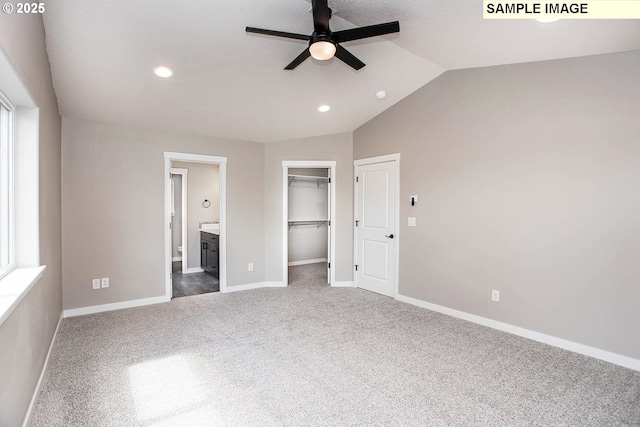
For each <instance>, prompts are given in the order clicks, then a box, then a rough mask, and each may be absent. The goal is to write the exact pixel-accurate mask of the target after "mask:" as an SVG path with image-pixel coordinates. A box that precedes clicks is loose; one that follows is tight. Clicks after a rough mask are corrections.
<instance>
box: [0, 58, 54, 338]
mask: <svg viewBox="0 0 640 427" xmlns="http://www.w3.org/2000/svg"><path fill="white" fill-rule="evenodd" d="M0 91H1V92H2V93H3V100H4V103H6V104H11V105H12V107H13V114H12V116H13V118H12V124H13V129H12V138H11V139H12V140H13V147H12V157H13V159H12V163H13V164H12V173H11V177H12V178H11V180H12V182H11V186H10V188H11V192H12V196H13V197H12V199H11V203H12V208H11V215H12V219H11V221H12V224H11V228H10V230H11V233H12V237H11V240H12V259H13V269H12V270H11V271H4V270H5V269H4V268H3V274H4V276H0V325H2V323H3V322H4V321H5V320H7V319H8V318H9V316H10V315H11V313H12V312H13V310H14V309H15V308H16V307H18V305H19V304H20V301H22V299H23V298H24V297H25V296H26V295H27V294H28V293H29V291H30V290H31V289H32V288H33V286H34V285H35V284H36V283H37V282H38V280H39V279H40V278H41V277H42V275H43V274H44V271H45V269H46V266H45V265H41V264H40V207H39V206H40V205H39V203H40V187H39V174H40V167H39V158H40V152H39V141H40V110H39V109H38V105H37V104H36V102H35V101H34V100H33V97H32V96H31V94H30V93H29V90H28V89H27V88H26V86H25V85H24V83H23V82H22V80H21V79H20V75H19V73H18V72H17V71H16V69H15V68H14V67H13V64H12V63H11V61H10V60H9V58H8V56H7V55H6V53H5V51H4V50H3V49H2V46H0ZM9 101H11V102H9ZM6 270H9V269H6Z"/></svg>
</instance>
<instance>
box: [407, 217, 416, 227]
mask: <svg viewBox="0 0 640 427" xmlns="http://www.w3.org/2000/svg"><path fill="white" fill-rule="evenodd" d="M407 225H408V226H409V227H415V226H416V218H415V217H413V216H410V217H409V221H408V222H407Z"/></svg>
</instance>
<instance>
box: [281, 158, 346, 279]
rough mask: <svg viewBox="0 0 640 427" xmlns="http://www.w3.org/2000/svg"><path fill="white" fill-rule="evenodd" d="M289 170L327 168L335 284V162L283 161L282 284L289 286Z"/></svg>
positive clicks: (332, 273)
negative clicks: (329, 185) (329, 181)
mask: <svg viewBox="0 0 640 427" xmlns="http://www.w3.org/2000/svg"><path fill="white" fill-rule="evenodd" d="M289 168H327V169H329V178H330V179H331V185H332V187H331V201H330V204H331V218H329V220H330V221H331V226H330V230H331V242H330V243H329V247H330V252H331V253H330V254H329V262H330V263H331V268H330V272H331V273H330V277H329V280H330V285H331V286H333V284H334V283H335V282H336V268H337V267H338V266H337V264H336V225H335V220H336V162H335V160H321V161H318V160H283V161H282V264H283V266H282V283H283V284H284V286H289V222H288V221H289V179H288V175H289Z"/></svg>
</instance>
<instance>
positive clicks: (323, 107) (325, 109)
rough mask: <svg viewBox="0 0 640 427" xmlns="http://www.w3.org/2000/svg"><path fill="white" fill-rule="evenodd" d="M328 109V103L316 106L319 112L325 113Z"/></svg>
mask: <svg viewBox="0 0 640 427" xmlns="http://www.w3.org/2000/svg"><path fill="white" fill-rule="evenodd" d="M329 110H331V107H329V106H328V105H321V106H319V107H318V111H320V112H321V113H326V112H327V111H329Z"/></svg>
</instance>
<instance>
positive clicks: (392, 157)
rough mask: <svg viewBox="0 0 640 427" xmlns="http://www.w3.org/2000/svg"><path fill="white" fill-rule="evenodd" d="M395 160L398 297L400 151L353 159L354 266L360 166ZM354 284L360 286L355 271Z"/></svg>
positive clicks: (394, 285) (394, 289) (356, 246)
mask: <svg viewBox="0 0 640 427" xmlns="http://www.w3.org/2000/svg"><path fill="white" fill-rule="evenodd" d="M388 162H395V163H396V177H395V178H396V233H395V236H396V256H395V263H396V274H395V276H396V277H394V278H393V279H394V284H393V298H398V277H399V267H400V237H401V233H400V153H394V154H386V155H383V156H376V157H368V158H366V159H358V160H354V161H353V176H354V179H353V219H354V221H353V262H354V268H355V264H357V263H358V227H356V223H355V221H356V220H357V219H358V214H359V212H358V209H359V205H358V202H359V201H358V184H359V183H358V182H357V179H358V168H359V167H360V166H365V165H373V164H376V163H388ZM353 286H354V287H356V288H357V287H358V275H357V274H356V272H355V271H354V272H353Z"/></svg>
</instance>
